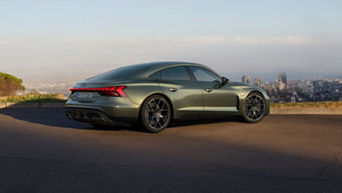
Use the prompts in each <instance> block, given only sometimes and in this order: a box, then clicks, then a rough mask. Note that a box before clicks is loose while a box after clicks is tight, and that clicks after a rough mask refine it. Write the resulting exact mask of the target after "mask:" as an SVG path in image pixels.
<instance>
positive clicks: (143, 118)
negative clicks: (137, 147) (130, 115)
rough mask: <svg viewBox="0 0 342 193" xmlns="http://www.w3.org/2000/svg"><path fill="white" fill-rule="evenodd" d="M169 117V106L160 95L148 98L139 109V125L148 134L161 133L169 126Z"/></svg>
mask: <svg viewBox="0 0 342 193" xmlns="http://www.w3.org/2000/svg"><path fill="white" fill-rule="evenodd" d="M171 117H172V116H171V105H170V103H169V102H168V100H166V98H165V97H163V96H161V95H152V96H150V97H148V98H147V99H146V100H145V101H144V103H143V105H142V107H141V112H140V123H141V126H142V127H143V128H144V129H145V130H146V131H148V132H151V133H157V132H160V131H162V130H163V129H165V128H166V127H168V126H169V124H170V122H171Z"/></svg>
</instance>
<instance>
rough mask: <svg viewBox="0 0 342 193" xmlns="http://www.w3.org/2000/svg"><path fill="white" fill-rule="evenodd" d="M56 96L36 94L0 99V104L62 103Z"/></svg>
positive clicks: (62, 100)
mask: <svg viewBox="0 0 342 193" xmlns="http://www.w3.org/2000/svg"><path fill="white" fill-rule="evenodd" d="M64 102H65V100H64V99H60V97H59V96H58V95H57V94H37V95H22V96H7V97H1V98H0V103H64Z"/></svg>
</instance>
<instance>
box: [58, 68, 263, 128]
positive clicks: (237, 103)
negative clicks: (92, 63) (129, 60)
mask: <svg viewBox="0 0 342 193" xmlns="http://www.w3.org/2000/svg"><path fill="white" fill-rule="evenodd" d="M176 66H199V67H203V68H206V69H208V70H210V71H212V72H214V71H213V70H211V69H210V68H208V67H206V66H203V65H200V64H194V63H184V62H163V63H151V66H148V68H146V70H142V71H141V72H139V73H137V74H135V75H132V76H130V77H127V78H125V79H123V80H116V81H102V82H101V81H99V82H94V81H91V80H85V81H82V82H79V83H76V84H75V85H73V88H100V87H107V86H126V87H127V88H126V89H125V90H124V91H125V92H126V94H127V96H128V97H106V96H99V97H98V98H97V99H96V100H92V101H86V102H84V101H78V100H75V99H72V98H71V99H69V100H68V101H67V102H66V104H65V106H66V107H67V108H86V109H87V108H88V109H97V110H100V111H102V112H104V113H105V114H107V115H108V116H109V117H111V118H113V120H114V121H117V122H121V121H123V120H124V121H125V122H130V123H133V122H136V121H137V120H138V118H139V114H140V108H141V105H142V104H143V102H144V100H146V99H147V98H148V97H149V96H151V95H154V94H160V95H163V96H165V98H166V99H167V100H169V101H170V103H171V106H172V110H173V112H172V114H173V119H182V117H183V116H186V115H187V114H191V113H199V112H200V113H206V112H208V113H213V112H217V113H218V114H220V113H225V114H230V115H242V113H243V111H242V109H243V104H244V100H245V98H246V97H247V96H248V94H249V93H251V92H253V91H256V92H260V93H261V94H262V95H263V96H264V98H265V101H266V112H265V115H267V114H269V97H268V96H267V94H266V92H265V91H264V90H263V89H261V88H259V87H256V86H252V85H245V84H242V83H236V82H229V83H228V84H225V85H222V83H220V82H199V81H164V80H153V79H151V78H149V76H150V75H152V74H153V73H155V72H158V71H160V70H163V69H166V68H170V67H176ZM214 73H215V72H214ZM215 74H216V73H215ZM207 88H210V89H212V91H211V92H207V91H205V89H207ZM174 89H176V91H174Z"/></svg>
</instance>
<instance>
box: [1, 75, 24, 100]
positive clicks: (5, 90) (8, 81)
mask: <svg viewBox="0 0 342 193" xmlns="http://www.w3.org/2000/svg"><path fill="white" fill-rule="evenodd" d="M22 83H23V81H22V80H21V79H19V78H17V77H15V76H13V75H11V74H7V73H3V72H0V96H10V95H14V94H15V93H16V92H17V91H20V90H25V87H24V86H23V85H22Z"/></svg>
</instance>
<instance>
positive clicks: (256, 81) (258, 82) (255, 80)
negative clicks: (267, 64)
mask: <svg viewBox="0 0 342 193" xmlns="http://www.w3.org/2000/svg"><path fill="white" fill-rule="evenodd" d="M254 85H256V86H261V79H260V78H258V77H256V78H255V79H254Z"/></svg>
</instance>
